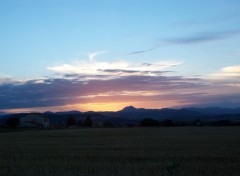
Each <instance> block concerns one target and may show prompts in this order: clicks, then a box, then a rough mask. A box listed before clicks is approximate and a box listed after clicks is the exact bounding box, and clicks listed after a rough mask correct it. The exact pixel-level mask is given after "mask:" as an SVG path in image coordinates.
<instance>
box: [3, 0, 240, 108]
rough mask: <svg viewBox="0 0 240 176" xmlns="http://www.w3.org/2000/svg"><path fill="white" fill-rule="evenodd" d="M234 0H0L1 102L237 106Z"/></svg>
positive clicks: (238, 30)
mask: <svg viewBox="0 0 240 176" xmlns="http://www.w3.org/2000/svg"><path fill="white" fill-rule="evenodd" d="M239 7H240V1H239V0H211V1H209V0H202V1H198V0H182V1H179V0H141V1H139V0H41V1H38V0H8V1H0V61H1V62H0V63H1V64H0V111H2V112H32V111H40V112H44V111H68V110H79V111H90V110H93V111H117V110H120V109H122V108H123V107H125V106H129V105H133V106H135V107H138V108H140V107H141V108H151V109H153V108H158V109H160V108H181V107H193V106H195V107H210V106H211V107H213V106H214V107H216V106H218V107H232V108H234V107H240V11H239Z"/></svg>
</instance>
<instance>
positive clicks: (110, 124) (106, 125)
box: [103, 121, 114, 128]
mask: <svg viewBox="0 0 240 176" xmlns="http://www.w3.org/2000/svg"><path fill="white" fill-rule="evenodd" d="M103 127H104V128H112V127H114V125H113V124H112V122H109V121H107V122H104V123H103Z"/></svg>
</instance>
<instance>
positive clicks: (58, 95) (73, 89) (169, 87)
mask: <svg viewBox="0 0 240 176" xmlns="http://www.w3.org/2000/svg"><path fill="white" fill-rule="evenodd" d="M179 64H181V63H180V62H168V61H166V62H155V63H142V64H131V63H127V62H124V61H115V62H101V61H90V60H89V61H76V62H74V63H71V64H65V65H59V66H54V67H51V70H53V71H54V73H56V74H55V76H52V77H48V78H39V79H25V80H24V79H22V80H20V81H19V80H16V79H13V78H0V99H1V101H0V110H1V111H2V110H6V109H19V108H20V109H21V108H25V109H34V108H35V109H40V110H41V109H46V107H52V108H57V109H58V110H59V108H60V107H63V108H64V107H65V108H72V107H77V106H78V107H79V108H80V110H84V109H81V107H87V106H90V105H93V104H101V107H102V106H103V104H105V105H106V107H107V105H108V104H114V103H115V104H121V105H123V104H124V105H126V104H133V105H139V106H142V107H146V106H148V107H152V108H160V107H169V106H186V105H189V106H191V105H201V104H209V105H210V104H211V105H214V104H216V105H222V106H223V105H224V104H225V105H228V103H229V104H231V105H232V106H233V105H234V104H235V105H239V103H240V99H237V98H236V97H239V95H240V90H239V85H240V82H239V79H237V77H236V76H239V75H240V66H238V65H235V66H228V67H224V68H222V69H221V70H220V71H219V72H218V73H216V74H217V75H215V76H218V77H221V78H223V76H227V78H231V79H210V78H211V77H210V76H209V75H207V76H206V77H205V78H204V79H203V78H201V77H198V78H197V77H192V78H188V77H183V76H176V74H177V73H174V75H175V76H174V75H173V74H171V73H172V72H171V71H169V70H170V69H171V68H172V67H174V66H177V65H179ZM66 65H68V66H67V67H66ZM238 78H239V77H238ZM234 95H236V96H234ZM70 105H71V106H70ZM96 106H97V105H96ZM98 107H99V106H98ZM50 110H51V109H50ZM69 110H70V109H69ZM90 110H94V109H90Z"/></svg>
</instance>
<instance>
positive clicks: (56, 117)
mask: <svg viewBox="0 0 240 176" xmlns="http://www.w3.org/2000/svg"><path fill="white" fill-rule="evenodd" d="M25 114H26V113H20V114H4V113H2V114H1V116H0V118H1V119H0V123H1V122H3V121H4V119H5V118H8V117H12V116H18V117H21V116H23V115H25ZM43 114H44V115H46V116H48V117H49V119H50V122H51V123H52V124H64V123H66V120H67V119H68V117H69V116H73V117H74V118H75V119H76V120H77V121H82V120H84V119H85V118H86V117H87V116H89V117H91V118H92V120H93V121H95V122H100V121H110V122H112V123H114V124H134V123H136V122H138V121H140V120H141V119H144V118H152V119H156V120H159V121H161V120H165V119H170V120H173V121H178V122H183V121H185V122H189V121H194V120H196V119H200V120H201V121H214V120H223V119H227V120H235V121H239V120H240V108H233V109H230V108H219V107H207V108H195V107H189V108H182V109H170V108H163V109H144V108H135V107H133V106H127V107H125V108H123V109H122V110H120V111H117V112H94V111H89V112H80V111H67V112H50V111H48V112H44V113H43Z"/></svg>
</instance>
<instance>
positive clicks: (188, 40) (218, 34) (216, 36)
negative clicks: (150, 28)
mask: <svg viewBox="0 0 240 176" xmlns="http://www.w3.org/2000/svg"><path fill="white" fill-rule="evenodd" d="M237 35H240V30H230V31H215V32H203V33H198V34H195V35H192V36H189V37H183V38H173V39H166V40H165V41H166V42H168V43H169V44H196V43H205V42H211V41H217V40H223V39H227V38H230V37H234V36H237Z"/></svg>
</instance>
